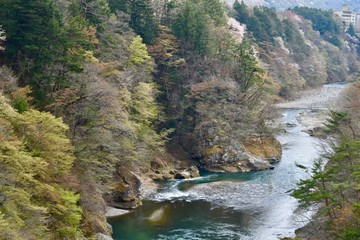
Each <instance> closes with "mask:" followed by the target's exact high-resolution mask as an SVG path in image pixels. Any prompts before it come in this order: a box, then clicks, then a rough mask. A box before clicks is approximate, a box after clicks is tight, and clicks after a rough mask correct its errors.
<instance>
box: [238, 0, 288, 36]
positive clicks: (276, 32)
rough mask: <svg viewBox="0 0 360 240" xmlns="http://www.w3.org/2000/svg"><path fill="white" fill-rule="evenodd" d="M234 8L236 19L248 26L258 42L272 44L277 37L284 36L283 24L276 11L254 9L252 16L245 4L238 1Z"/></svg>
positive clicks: (262, 8)
mask: <svg viewBox="0 0 360 240" xmlns="http://www.w3.org/2000/svg"><path fill="white" fill-rule="evenodd" d="M233 8H234V10H235V11H236V14H235V19H237V20H238V21H239V22H241V23H244V24H246V26H247V28H248V30H249V31H251V32H252V33H253V35H254V38H255V39H256V40H257V41H260V42H270V43H272V42H273V40H274V38H275V37H278V36H283V34H284V33H283V26H282V22H281V21H280V19H279V18H278V16H277V14H276V12H275V9H271V8H267V7H254V9H253V14H252V15H250V12H249V9H248V8H247V6H246V5H245V4H244V2H242V3H241V4H240V3H239V2H238V1H236V2H235V3H234V5H233Z"/></svg>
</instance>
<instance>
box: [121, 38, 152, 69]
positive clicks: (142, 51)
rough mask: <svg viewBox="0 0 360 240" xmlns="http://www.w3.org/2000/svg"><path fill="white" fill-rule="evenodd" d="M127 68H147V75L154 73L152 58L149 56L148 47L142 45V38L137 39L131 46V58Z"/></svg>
mask: <svg viewBox="0 0 360 240" xmlns="http://www.w3.org/2000/svg"><path fill="white" fill-rule="evenodd" d="M126 65H127V67H136V66H141V65H143V66H146V71H147V73H151V72H152V71H153V67H152V58H151V57H150V56H149V53H148V51H147V48H146V45H145V44H143V43H142V38H141V37H140V36H137V37H135V38H134V39H133V40H132V42H131V44H130V46H129V58H128V60H127V64H126Z"/></svg>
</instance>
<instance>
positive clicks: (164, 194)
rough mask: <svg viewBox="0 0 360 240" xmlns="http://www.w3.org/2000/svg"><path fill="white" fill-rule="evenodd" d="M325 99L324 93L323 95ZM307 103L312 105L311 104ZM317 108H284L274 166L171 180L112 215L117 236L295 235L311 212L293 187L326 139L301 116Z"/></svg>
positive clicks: (166, 239)
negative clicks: (313, 131) (138, 202)
mask: <svg viewBox="0 0 360 240" xmlns="http://www.w3.org/2000/svg"><path fill="white" fill-rule="evenodd" d="M320 99H322V100H323V98H321V97H320ZM305 107H306V106H305ZM309 111H311V110H309V109H306V108H303V109H295V108H293V109H283V110H281V113H282V119H280V120H279V121H281V122H282V123H285V124H286V123H289V124H287V129H286V132H285V133H282V134H279V135H278V136H277V138H278V140H279V141H280V142H281V144H282V146H283V156H282V159H281V161H280V162H279V163H277V164H276V165H275V169H274V170H269V171H263V172H250V173H209V172H203V173H202V174H201V177H199V178H195V179H190V180H178V181H171V182H167V183H165V184H164V185H163V186H162V188H161V189H160V190H159V192H158V193H156V194H154V195H152V196H151V197H149V198H148V199H146V200H145V201H144V204H143V207H141V208H139V209H138V210H136V211H134V212H131V213H129V214H127V215H124V216H121V217H118V218H115V219H110V221H109V223H110V224H111V225H112V227H113V232H114V233H113V237H114V239H115V240H133V239H134V240H135V239H136V240H148V239H157V240H182V239H184V240H185V239H191V240H197V239H199V240H200V239H202V240H227V239H229V240H230V239H234V240H235V239H241V240H250V239H251V240H256V239H258V240H275V239H279V238H281V237H292V236H294V235H295V234H294V232H295V230H296V229H297V228H300V227H302V226H304V225H305V224H306V223H307V222H308V219H309V216H310V215H311V213H310V212H303V211H302V210H301V209H298V203H297V201H296V199H294V198H292V197H291V196H290V195H289V193H288V190H290V189H292V188H294V187H295V186H296V183H297V182H298V181H299V179H300V178H305V177H306V173H305V172H304V171H303V170H301V169H299V168H297V167H296V166H295V163H299V164H302V165H304V166H311V165H312V163H313V161H314V160H315V159H317V158H318V157H319V156H320V153H321V146H320V140H319V139H317V138H314V137H311V136H309V134H307V133H305V132H303V128H304V126H303V125H302V124H300V123H299V122H298V120H297V116H299V115H300V114H304V113H306V112H309Z"/></svg>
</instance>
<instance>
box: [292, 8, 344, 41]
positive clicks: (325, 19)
mask: <svg viewBox="0 0 360 240" xmlns="http://www.w3.org/2000/svg"><path fill="white" fill-rule="evenodd" d="M293 11H294V12H295V13H296V14H299V15H301V16H303V17H304V18H306V19H308V20H310V21H311V22H312V27H313V28H314V29H315V30H317V31H319V32H320V35H321V36H322V37H323V38H324V39H325V40H326V41H328V42H330V43H332V44H334V45H335V46H337V47H341V46H342V42H341V40H340V38H339V34H340V26H339V24H338V23H337V22H336V21H335V20H334V17H333V14H332V12H331V11H326V10H321V9H315V8H308V7H295V8H294V9H293Z"/></svg>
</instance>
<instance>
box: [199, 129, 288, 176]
mask: <svg viewBox="0 0 360 240" xmlns="http://www.w3.org/2000/svg"><path fill="white" fill-rule="evenodd" d="M219 132H221V131H219V129H217V125H216V122H214V123H213V124H208V125H207V127H206V128H203V131H202V135H203V136H202V138H201V140H200V144H199V146H200V147H199V149H198V151H199V159H200V160H199V163H200V166H201V167H202V168H204V169H205V170H208V171H214V172H248V171H259V170H267V169H272V168H274V167H273V165H272V164H273V163H275V162H278V161H279V160H280V158H281V144H280V143H279V142H278V141H277V140H276V139H275V138H274V137H273V136H272V135H270V134H253V135H250V136H246V137H244V138H242V139H237V138H235V137H232V136H226V135H225V136H224V135H221V134H219Z"/></svg>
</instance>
